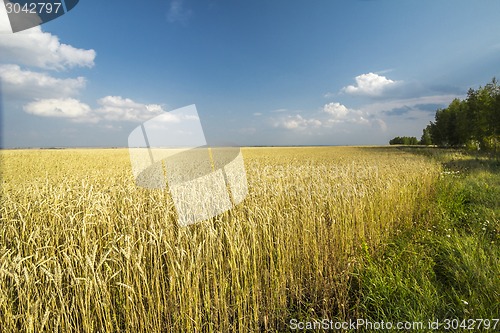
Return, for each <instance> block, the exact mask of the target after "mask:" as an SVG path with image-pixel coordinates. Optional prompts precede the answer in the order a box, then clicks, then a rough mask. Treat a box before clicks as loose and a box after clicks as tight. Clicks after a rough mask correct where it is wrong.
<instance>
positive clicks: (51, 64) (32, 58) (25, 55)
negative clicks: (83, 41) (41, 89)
mask: <svg viewBox="0 0 500 333" xmlns="http://www.w3.org/2000/svg"><path fill="white" fill-rule="evenodd" d="M0 54H2V59H1V60H0V61H1V62H3V63H16V64H22V65H26V66H33V67H38V68H43V69H51V70H63V69H68V68H73V67H93V66H94V59H95V57H96V52H95V51H94V50H92V49H90V50H84V49H79V48H75V47H73V46H71V45H68V44H63V43H61V42H59V38H58V37H57V36H54V35H52V34H50V33H48V32H43V31H42V29H41V28H40V27H39V26H37V27H34V28H31V29H28V30H25V31H21V32H18V33H15V34H0Z"/></svg>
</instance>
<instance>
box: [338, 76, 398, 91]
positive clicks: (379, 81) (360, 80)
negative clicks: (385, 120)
mask: <svg viewBox="0 0 500 333" xmlns="http://www.w3.org/2000/svg"><path fill="white" fill-rule="evenodd" d="M355 80H356V85H354V86H353V85H350V86H347V87H344V88H342V92H345V93H347V94H352V95H367V96H380V95H381V94H382V93H383V92H384V91H385V90H386V89H387V88H389V87H393V86H395V85H396V84H398V83H399V81H393V80H390V79H388V78H386V77H385V76H382V75H378V74H375V73H368V74H362V75H359V76H356V78H355Z"/></svg>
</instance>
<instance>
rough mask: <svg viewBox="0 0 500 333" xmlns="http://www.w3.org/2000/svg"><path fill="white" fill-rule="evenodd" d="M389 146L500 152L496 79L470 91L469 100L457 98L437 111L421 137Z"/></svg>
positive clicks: (399, 139) (499, 90)
mask: <svg viewBox="0 0 500 333" xmlns="http://www.w3.org/2000/svg"><path fill="white" fill-rule="evenodd" d="M389 143H390V144H405V145H415V144H421V145H437V146H440V147H462V148H468V149H480V150H485V151H499V150H500V86H499V84H498V81H497V80H496V78H493V79H492V80H491V82H490V83H488V84H486V85H485V86H484V87H479V88H478V89H476V90H474V89H472V88H471V89H469V91H468V92H467V98H465V99H464V100H460V99H458V98H456V99H454V100H453V101H452V102H451V103H450V104H449V105H448V107H447V108H444V109H438V110H437V111H436V115H435V117H434V121H431V122H430V123H429V125H427V127H426V128H424V129H423V133H422V137H421V139H420V141H419V140H417V139H416V138H415V137H396V138H394V139H392V140H390V141H389Z"/></svg>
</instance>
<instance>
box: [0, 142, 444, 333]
mask: <svg viewBox="0 0 500 333" xmlns="http://www.w3.org/2000/svg"><path fill="white" fill-rule="evenodd" d="M243 156H244V159H245V166H246V170H247V178H248V183H249V194H248V197H247V198H246V199H245V200H244V201H243V203H242V204H240V205H238V206H237V207H236V208H234V209H233V210H231V211H229V212H226V213H225V214H222V215H220V216H217V217H215V218H213V219H211V220H210V221H206V222H202V223H198V224H195V225H191V226H189V227H178V226H177V224H176V213H175V209H174V205H173V201H172V199H171V197H170V196H169V194H168V191H162V190H146V189H142V188H138V187H136V186H135V185H134V179H133V177H132V173H131V169H130V162H129V158H128V152H127V150H125V149H123V150H120V149H116V150H113V149H106V150H97V149H96V150H83V149H81V150H70V149H68V150H12V151H2V152H1V157H2V189H1V191H2V197H1V219H0V325H1V330H2V331H5V332H8V331H9V332H10V331H17V330H23V331H28V332H41V331H53V332H58V331H59V332H67V331H75V332H97V331H101V332H102V331H125V332H146V331H147V332H160V331H172V332H194V331H198V332H201V331H207V332H208V331H214V332H215V331H217V332H228V331H239V332H248V331H259V330H284V329H286V327H287V323H288V321H289V320H290V318H292V317H297V316H302V317H316V318H320V317H323V318H332V319H333V318H338V319H345V318H347V317H349V316H352V315H353V312H352V311H353V306H354V305H353V304H352V300H351V299H350V297H349V292H350V288H351V285H350V278H351V274H352V272H353V267H354V266H355V265H356V264H357V262H358V260H359V258H360V253H361V252H362V251H369V252H373V251H377V248H378V247H379V246H381V244H383V243H382V241H383V240H384V239H385V238H386V237H387V236H388V235H390V234H391V233H393V232H397V230H398V229H399V228H402V227H403V226H404V225H409V224H411V223H414V221H415V216H416V215H418V214H420V211H421V208H422V207H423V206H422V203H423V202H425V198H426V197H427V196H428V194H429V191H431V185H432V184H433V182H434V181H435V179H436V178H437V176H438V174H439V170H438V169H439V168H438V166H437V165H436V164H433V163H431V162H429V161H428V160H426V159H424V158H423V157H418V156H413V155H409V154H406V153H403V152H400V151H397V150H394V149H385V148H342V147H336V148H326V147H325V148H312V147H311V148H246V149H243Z"/></svg>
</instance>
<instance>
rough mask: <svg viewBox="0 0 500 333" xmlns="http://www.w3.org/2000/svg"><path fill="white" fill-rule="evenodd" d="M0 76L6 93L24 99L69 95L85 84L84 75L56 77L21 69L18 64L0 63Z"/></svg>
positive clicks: (72, 94)
mask: <svg viewBox="0 0 500 333" xmlns="http://www.w3.org/2000/svg"><path fill="white" fill-rule="evenodd" d="M0 78H2V83H3V89H4V90H5V93H6V94H8V95H10V96H16V97H20V98H22V99H25V100H26V99H34V98H56V97H57V98H62V97H70V96H74V95H76V94H77V93H78V92H79V91H80V90H81V89H83V88H85V85H86V80H85V78H84V77H77V78H70V79H58V78H55V77H52V76H50V75H49V74H47V73H40V72H33V71H30V70H23V69H21V67H20V66H18V65H0Z"/></svg>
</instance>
